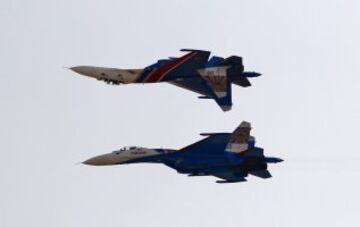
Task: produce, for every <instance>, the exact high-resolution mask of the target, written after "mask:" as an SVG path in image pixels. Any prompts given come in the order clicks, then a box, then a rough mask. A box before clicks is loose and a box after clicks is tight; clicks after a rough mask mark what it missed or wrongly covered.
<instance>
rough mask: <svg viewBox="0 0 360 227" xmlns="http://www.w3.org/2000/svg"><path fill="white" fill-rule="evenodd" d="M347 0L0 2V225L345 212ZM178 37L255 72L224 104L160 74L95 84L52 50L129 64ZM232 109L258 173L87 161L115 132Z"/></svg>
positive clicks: (151, 57) (314, 218) (199, 123)
mask: <svg viewBox="0 0 360 227" xmlns="http://www.w3.org/2000/svg"><path fill="white" fill-rule="evenodd" d="M359 11H360V2H359V1H357V0H353V1H351V0H341V1H340V0H338V1H334V0H326V1H325V0H318V1H313V0H311V1H310V0H301V1H300V0H299V1H297V0H296V1H285V0H277V1H273V0H272V1H270V0H269V1H267V0H264V1H164V0H159V1H110V0H108V1H65V0H64V1H53V0H49V1H35V0H32V1H17V0H11V1H10V0H5V1H4V0H3V1H1V3H0V28H1V35H0V66H1V67H0V75H1V76H0V81H1V82H0V94H1V95H0V103H1V111H0V124H1V127H0V137H1V138H2V139H1V143H0V145H1V151H0V154H1V165H0V180H1V183H0V201H1V202H0V226H2V227H10V226H36V227H38V226H70V227H72V226H74V227H75V226H84V227H85V226H86V227H95V226H109V227H110V226H194V227H197V226H214V227H215V226H247V227H253V226H276V227H285V226H286V227H288V226H334V227H335V226H336V227H337V226H347V227H349V226H359V225H360V220H359V210H360V193H359V192H360V182H359V179H360V167H359V161H360V154H359V153H360V151H359V126H360V102H359V99H360V91H359V89H360V85H359V83H360V67H359V60H360V44H359V40H360V30H359V28H360V16H359ZM181 48H197V49H206V50H211V51H212V53H213V54H216V55H220V56H228V55H233V54H235V55H240V56H243V58H244V64H245V68H246V69H247V70H254V71H259V72H262V73H263V76H262V77H259V78H255V79H253V80H252V83H253V87H251V88H248V89H243V88H240V87H235V86H233V102H234V107H233V110H232V111H230V112H227V113H223V112H222V111H221V110H220V109H219V107H218V106H217V105H216V104H215V103H214V102H213V101H211V100H199V99H197V95H196V94H194V93H191V92H189V91H186V90H182V89H180V88H177V87H174V86H171V85H168V84H153V85H129V86H109V85H106V84H105V83H101V82H98V81H96V80H94V79H90V78H86V77H81V76H77V75H76V74H75V73H73V72H71V71H69V70H67V69H64V68H63V67H64V66H75V65H96V66H109V67H119V68H138V67H143V66H146V65H149V64H151V63H153V62H154V61H156V60H157V59H159V58H165V57H168V56H179V55H181V53H180V52H179V51H178V50H179V49H181ZM242 120H247V121H250V122H252V125H253V127H254V129H253V131H252V134H253V135H254V136H256V138H257V144H258V145H259V146H261V147H263V148H265V152H266V154H268V155H273V156H278V157H282V158H284V159H285V160H286V161H285V162H283V163H280V164H278V165H271V166H270V170H271V172H272V174H273V176H274V177H273V178H271V179H269V180H261V179H259V178H254V177H249V178H248V180H249V181H248V182H247V183H240V184H221V185H219V184H215V183H214V182H215V180H216V179H215V178H213V177H202V178H201V177H199V178H188V177H186V176H185V175H179V174H177V173H176V172H175V171H174V170H172V169H169V168H166V167H165V166H161V165H146V164H144V165H127V166H113V167H103V168H101V167H99V168H97V167H89V166H83V165H76V163H78V162H81V161H83V160H85V159H87V158H89V157H92V156H94V155H97V154H102V153H105V152H110V151H112V150H114V149H118V148H120V147H122V146H126V145H138V146H145V147H169V148H181V147H183V146H185V145H187V144H189V143H192V142H194V141H196V140H199V139H200V138H201V137H200V136H199V133H200V132H219V131H225V132H226V131H232V130H233V129H234V128H235V127H236V126H238V124H239V123H240V122H241V121H242Z"/></svg>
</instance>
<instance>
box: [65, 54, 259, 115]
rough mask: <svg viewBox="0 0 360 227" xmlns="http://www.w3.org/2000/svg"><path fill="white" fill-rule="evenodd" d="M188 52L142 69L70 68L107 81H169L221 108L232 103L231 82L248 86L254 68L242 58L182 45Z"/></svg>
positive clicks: (119, 82)
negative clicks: (213, 101) (250, 69)
mask: <svg viewBox="0 0 360 227" xmlns="http://www.w3.org/2000/svg"><path fill="white" fill-rule="evenodd" d="M181 51H186V52H188V53H187V54H185V55H183V56H181V57H178V58H173V57H171V58H169V59H162V60H159V61H157V62H156V63H155V64H152V65H149V66H147V67H145V68H143V69H116V68H103V67H94V66H76V67H72V68H70V69H71V70H73V71H75V72H77V73H79V74H81V75H85V76H89V77H93V78H96V79H98V80H102V81H105V82H106V83H108V84H114V85H119V84H130V83H158V82H168V83H170V84H173V85H176V86H179V87H182V88H185V89H188V90H190V91H193V92H196V93H198V94H200V95H201V96H200V97H199V98H202V99H214V100H215V101H216V102H217V104H218V105H219V106H220V107H221V109H222V110H223V111H228V110H230V109H231V106H232V98H231V84H232V83H233V84H236V85H238V86H241V87H249V86H251V84H250V81H249V80H248V78H249V77H257V76H260V75H261V74H260V73H257V72H245V71H244V66H243V63H242V58H241V57H238V56H231V57H228V58H222V57H217V56H213V57H212V58H210V60H208V59H209V56H210V52H209V51H203V50H191V49H182V50H181Z"/></svg>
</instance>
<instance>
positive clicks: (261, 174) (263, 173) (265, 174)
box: [249, 170, 272, 179]
mask: <svg viewBox="0 0 360 227" xmlns="http://www.w3.org/2000/svg"><path fill="white" fill-rule="evenodd" d="M249 174H251V175H254V176H256V177H260V178H263V179H266V178H270V177H272V176H271V174H270V172H269V171H267V170H260V171H254V172H249Z"/></svg>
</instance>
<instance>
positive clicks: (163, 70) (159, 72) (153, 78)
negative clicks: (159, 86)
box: [145, 52, 197, 83]
mask: <svg viewBox="0 0 360 227" xmlns="http://www.w3.org/2000/svg"><path fill="white" fill-rule="evenodd" d="M196 54H197V52H190V53H188V54H186V55H184V56H183V57H181V58H178V59H176V60H174V61H172V62H170V63H169V64H167V65H164V66H163V67H160V68H158V69H156V70H155V71H153V72H151V73H150V75H149V76H148V77H147V78H146V80H145V82H147V83H153V82H158V81H161V80H162V79H163V78H164V76H165V75H166V74H167V73H169V72H170V71H171V70H173V69H175V68H176V67H178V66H179V65H181V64H182V63H184V62H185V61H187V60H189V59H190V58H192V57H193V56H195V55H196Z"/></svg>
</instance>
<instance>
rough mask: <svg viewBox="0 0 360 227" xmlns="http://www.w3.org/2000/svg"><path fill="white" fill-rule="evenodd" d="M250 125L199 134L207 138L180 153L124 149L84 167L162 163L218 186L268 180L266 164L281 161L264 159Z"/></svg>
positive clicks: (163, 150)
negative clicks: (252, 178)
mask: <svg viewBox="0 0 360 227" xmlns="http://www.w3.org/2000/svg"><path fill="white" fill-rule="evenodd" d="M250 130H251V126H250V123H248V122H246V121H243V122H242V123H241V124H240V126H239V127H238V128H236V130H235V131H234V132H233V133H202V134H201V135H203V136H206V138H205V139H202V140H200V141H198V142H196V143H194V144H191V145H189V146H186V147H184V148H182V149H180V150H173V149H162V148H161V149H160V148H155V149H150V148H143V147H135V146H133V147H125V148H121V149H119V150H116V151H113V152H112V153H108V154H104V155H100V156H96V157H93V158H90V159H88V160H86V161H84V162H83V163H84V164H86V165H95V166H102V165H120V164H130V163H162V164H165V165H166V166H169V167H171V168H173V169H175V170H177V171H178V173H182V174H188V175H189V176H209V175H212V176H215V177H218V178H220V179H222V180H220V181H217V183H230V182H241V181H246V179H245V177H247V176H248V174H251V175H254V176H257V177H261V178H269V177H271V175H270V173H269V171H268V170H267V164H268V163H277V162H281V161H283V160H282V159H280V158H275V157H266V156H264V150H263V149H262V148H260V147H256V146H255V138H254V137H252V136H250Z"/></svg>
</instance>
